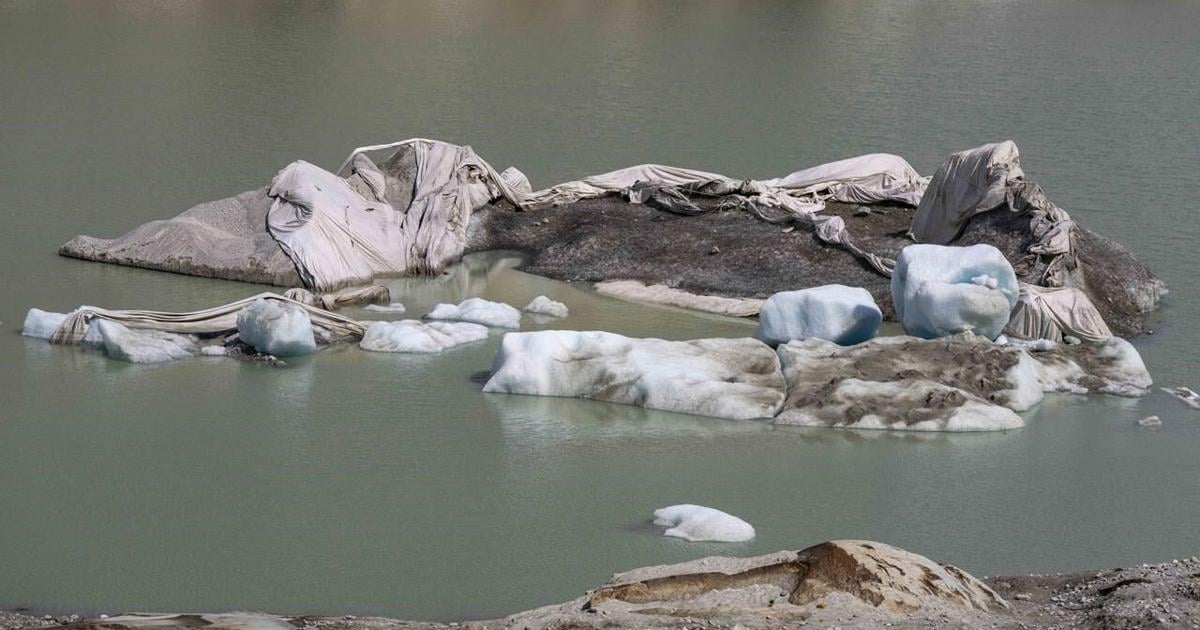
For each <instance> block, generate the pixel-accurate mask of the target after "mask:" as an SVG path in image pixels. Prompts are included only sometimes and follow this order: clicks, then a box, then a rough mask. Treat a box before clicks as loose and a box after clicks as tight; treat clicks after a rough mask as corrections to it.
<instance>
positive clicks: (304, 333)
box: [237, 299, 317, 357]
mask: <svg viewBox="0 0 1200 630" xmlns="http://www.w3.org/2000/svg"><path fill="white" fill-rule="evenodd" d="M237 329H238V336H239V337H240V338H241V340H242V341H244V342H246V343H247V344H249V345H251V346H253V347H254V349H255V350H258V351H259V352H262V353H264V354H270V355H274V356H277V357H292V356H298V355H302V354H311V353H312V352H314V351H315V350H316V349H317V341H316V338H315V337H314V336H313V327H312V321H311V319H310V318H309V316H308V312H306V311H305V310H304V309H302V308H300V307H298V306H295V305H292V304H287V303H279V302H273V301H269V300H262V299H260V300H256V301H255V302H253V303H251V304H250V305H249V306H247V307H245V308H244V309H242V311H241V312H240V313H238V316H237Z"/></svg>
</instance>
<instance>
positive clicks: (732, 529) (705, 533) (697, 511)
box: [654, 504, 754, 542]
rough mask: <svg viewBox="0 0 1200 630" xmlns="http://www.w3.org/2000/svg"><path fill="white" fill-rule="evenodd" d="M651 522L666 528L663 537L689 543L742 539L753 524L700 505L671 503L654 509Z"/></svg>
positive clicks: (747, 537) (751, 535)
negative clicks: (679, 539) (680, 539)
mask: <svg viewBox="0 0 1200 630" xmlns="http://www.w3.org/2000/svg"><path fill="white" fill-rule="evenodd" d="M654 524H655V525H658V526H659V527H666V528H667V530H666V531H664V532H663V535H664V536H672V537H675V538H682V539H684V540H687V541H691V542H746V541H748V540H753V539H754V527H753V526H752V525H750V523H747V522H746V521H743V520H742V519H740V518H738V517H736V516H733V515H732V514H726V513H725V512H722V511H721V510H717V509H714V508H710V507H705V506H703V505H691V504H681V505H671V506H668V507H665V508H660V509H657V510H654Z"/></svg>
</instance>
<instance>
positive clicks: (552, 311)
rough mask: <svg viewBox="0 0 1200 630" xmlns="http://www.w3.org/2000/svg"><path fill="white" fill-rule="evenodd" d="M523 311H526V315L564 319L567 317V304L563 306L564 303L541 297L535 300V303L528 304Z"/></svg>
mask: <svg viewBox="0 0 1200 630" xmlns="http://www.w3.org/2000/svg"><path fill="white" fill-rule="evenodd" d="M521 310H523V311H525V312H526V313H533V314H535V315H548V316H550V317H558V318H563V317H566V316H567V305H566V304H563V303H562V302H555V301H554V300H551V299H550V298H548V297H546V296H544V295H539V296H537V297H535V298H533V301H532V302H530V303H529V304H526V305H525V308H523V309H521Z"/></svg>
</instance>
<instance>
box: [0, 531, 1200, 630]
mask: <svg viewBox="0 0 1200 630" xmlns="http://www.w3.org/2000/svg"><path fill="white" fill-rule="evenodd" d="M167 627H173V628H195V627H208V628H214V629H217V628H230V629H232V628H263V629H273V628H279V629H289V628H325V629H330V630H359V629H361V630H368V629H369V630H384V629H388V630H392V629H395V630H399V629H410V630H415V629H422V630H424V629H430V630H432V629H449V628H472V629H480V630H485V629H493V628H495V629H499V628H504V629H510V628H529V629H549V628H580V629H583V628H679V629H683V628H695V629H699V628H745V629H750V628H799V627H816V628H834V627H837V628H845V629H851V628H863V629H865V628H881V627H888V628H912V629H915V628H980V627H988V628H1000V629H1007V630H1016V629H1026V628H1106V629H1108V628H1112V629H1134V628H1197V627H1200V560H1198V559H1197V558H1196V557H1195V556H1192V557H1190V558H1186V559H1177V560H1172V561H1170V562H1164V563H1160V564H1143V565H1139V566H1135V567H1127V568H1116V569H1107V570H1098V571H1081V572H1075V573H1063V574H1055V575H1023V576H1005V577H993V578H983V579H980V580H977V579H975V578H974V577H972V576H970V575H969V574H967V573H965V572H963V571H961V570H960V569H957V568H955V567H953V566H950V565H941V564H937V563H935V562H933V561H931V560H929V559H927V558H924V557H922V556H919V555H916V554H913V553H910V552H907V551H904V550H901V549H897V548H895V547H890V546H888V545H884V544H882V543H871V542H864V541H834V542H828V543H822V544H820V545H816V546H813V547H810V548H807V549H804V550H802V551H799V552H787V551H783V552H777V553H774V554H768V555H765V556H758V557H755V558H726V557H713V558H704V559H701V560H695V561H691V562H686V563H682V564H678V565H667V566H662V567H646V568H642V569H635V570H633V571H629V572H626V573H621V574H617V575H615V576H613V578H612V579H611V580H610V581H609V582H607V583H606V584H604V585H602V586H600V587H598V588H596V589H594V590H592V591H589V592H588V593H587V594H585V595H584V596H583V597H581V598H579V599H576V600H572V601H570V602H566V603H563V604H560V605H555V606H547V607H544V608H538V609H534V610H530V611H525V612H522V613H517V614H514V615H512V616H509V617H506V618H504V619H495V620H486V621H462V622H446V623H435V622H419V621H404V620H399V619H390V618H383V617H356V616H354V615H344V616H337V617H333V616H328V617H326V616H295V617H290V616H281V615H271V614H264V613H247V612H230V613H218V614H196V613H181V614H171V613H162V614H126V615H115V614H114V615H112V616H109V615H100V616H97V617H94V618H85V617H83V616H80V615H44V616H35V615H31V614H28V613H26V612H19V611H18V612H4V611H0V630H15V629H18V628H63V629H73V630H85V629H86V630H97V629H124V628H130V629H132V628H167Z"/></svg>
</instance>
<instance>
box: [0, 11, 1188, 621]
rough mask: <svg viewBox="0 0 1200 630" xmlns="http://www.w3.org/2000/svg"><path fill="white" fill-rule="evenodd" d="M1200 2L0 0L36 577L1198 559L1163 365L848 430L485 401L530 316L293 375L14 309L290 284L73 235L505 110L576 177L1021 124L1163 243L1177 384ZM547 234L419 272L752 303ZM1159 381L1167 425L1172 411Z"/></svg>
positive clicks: (320, 584)
mask: <svg viewBox="0 0 1200 630" xmlns="http://www.w3.org/2000/svg"><path fill="white" fill-rule="evenodd" d="M1198 30H1200V4H1198V3H1194V2H1155V3H1137V2H1124V3H1123V2H1104V3H1094V2H1060V3H1041V2H1035V1H1014V2H973V1H965V0H964V1H955V2H944V3H936V4H928V3H919V2H886V3H843V2H836V1H830V2H813V3H804V4H800V3H791V2H778V3H745V4H743V3H723V2H721V3H712V4H705V3H692V2H663V3H649V2H630V3H584V2H567V3H562V4H555V5H551V4H545V3H541V2H525V1H518V2H513V3H504V4H500V3H479V4H475V3H467V2H457V1H451V2H440V3H434V4H431V5H430V6H425V5H423V4H417V3H402V2H386V3H378V4H374V3H342V2H337V3H333V2H331V3H320V4H311V5H310V4H303V5H296V6H293V5H292V4H291V3H266V2H264V3H217V2H213V3H193V4H179V3H149V2H129V3H105V2H59V1H46V2H36V3H34V2H10V1H7V0H0V216H2V217H3V220H4V227H3V228H2V229H0V287H2V289H3V297H2V298H0V321H3V324H0V357H2V358H3V362H4V368H3V370H0V567H2V568H0V608H15V607H27V608H30V609H32V610H35V611H51V612H81V613H92V612H95V613H99V612H109V613H112V612H117V611H126V610H171V611H174V610H202V611H217V610H232V609H256V610H267V611H274V612H281V613H325V614H357V615H366V614H382V615H390V616H398V617H405V618H416V619H462V618H480V617H491V616H498V615H503V614H506V613H510V612H515V611H518V610H522V609H526V608H530V607H534V606H539V605H544V604H550V603H556V602H560V601H564V600H566V599H569V598H572V597H575V596H578V595H579V594H581V593H582V592H583V591H584V590H585V589H587V588H589V587H591V586H595V585H597V584H599V583H601V582H603V581H604V580H605V579H607V577H608V576H609V574H611V573H613V572H615V571H620V570H624V569H629V568H633V567H637V566H643V565H649V564H659V563H665V562H677V561H683V560H688V559H692V558H696V557H700V556H704V555H710V554H736V555H749V554H756V553H766V552H770V551H775V550H779V549H785V548H793V549H798V548H802V547H805V546H808V545H810V544H815V543H818V542H821V541H824V540H828V539H832V538H866V539H875V540H880V541H884V542H888V543H891V544H895V545H899V546H902V547H905V548H908V549H911V550H913V551H916V552H918V553H923V554H926V555H929V556H931V557H933V558H935V559H937V560H940V561H944V562H952V563H954V564H957V565H959V566H961V567H963V568H964V569H966V570H968V571H971V572H973V573H975V574H977V575H995V574H1002V573H1015V572H1051V571H1060V570H1063V571H1065V570H1075V569H1085V568H1107V567H1114V566H1122V565H1128V564H1131V563H1141V562H1149V561H1158V560H1164V559H1168V558H1172V557H1178V556H1186V555H1192V554H1194V553H1197V551H1198V550H1200V527H1198V526H1197V523H1198V522H1200V411H1195V410H1192V409H1190V408H1188V407H1186V406H1184V405H1183V404H1182V403H1181V402H1179V401H1177V400H1175V399H1173V398H1171V397H1169V396H1167V395H1165V394H1163V393H1161V392H1158V391H1157V390H1156V391H1155V392H1154V393H1153V394H1151V395H1150V396H1148V397H1147V398H1145V399H1141V400H1127V399H1119V398H1111V397H1077V396H1051V397H1048V398H1047V400H1046V401H1045V402H1044V403H1043V404H1041V405H1040V406H1039V407H1038V408H1036V409H1035V410H1034V411H1032V412H1030V413H1028V414H1026V419H1027V422H1028V427H1026V428H1025V429H1022V430H1017V431H1011V432H1007V433H993V434H956V435H949V434H936V435H905V434H888V433H880V432H841V431H832V430H805V429H795V428H772V427H770V426H767V425H765V424H761V423H754V422H742V423H739V422H728V421H720V420H712V419H705V418H697V417H689V416H680V415H673V414H668V413H657V412H649V411H644V410H640V409H636V408H632V407H623V406H617V405H609V404H603V403H593V402H586V401H576V400H560V399H539V398H531V397H515V396H500V395H484V394H482V393H481V392H480V387H481V385H480V383H479V374H480V373H481V372H484V371H486V370H487V369H488V368H489V366H490V363H491V358H492V355H493V353H494V351H495V349H496V346H497V344H498V342H499V334H498V333H493V334H492V336H491V337H490V338H489V339H488V340H487V341H486V342H481V343H479V344H475V345H472V346H468V347H463V348H459V349H456V350H453V351H450V352H447V353H445V354H443V355H440V356H399V355H386V354H371V353H366V352H362V351H359V350H358V349H357V348H356V347H354V346H343V347H337V348H333V349H330V350H327V351H322V352H320V353H318V354H316V355H314V356H312V357H309V358H304V359H299V360H294V361H292V362H291V363H292V365H291V367H290V368H288V369H280V370H275V369H269V368H265V367H262V366H258V365H250V364H243V363H238V362H235V361H228V360H222V359H199V358H198V359H194V360H188V361H180V362H176V363H171V364H166V365H157V366H138V365H131V364H124V363H119V362H115V361H110V360H107V359H105V358H104V357H103V356H101V355H99V354H96V353H90V352H86V351H82V350H79V349H74V348H61V347H52V346H49V345H48V344H46V343H45V342H42V341H38V340H30V339H26V338H23V337H21V336H20V335H19V329H20V326H21V322H22V320H23V319H24V316H25V312H26V310H27V309H29V308H30V307H35V306H36V307H40V308H43V309H48V310H57V311H66V310H70V309H72V308H74V307H75V306H78V305H80V304H92V305H98V306H105V307H126V308H153V309H160V310H191V309H197V308H202V307H207V306H211V305H215V304H219V303H224V302H227V301H231V300H234V299H238V298H241V297H245V296H247V295H251V294H253V293H255V292H257V291H259V290H262V289H263V287H257V286H251V285H245V284H239V283H234V282H223V281H213V280H204V279H197V278H188V277H183V276H176V275H171V274H166V273H158V272H151V271H141V270H135V269H126V268H118V267H114V266H108V265H101V264H94V263H84V262H79V261H74V260H68V259H64V258H60V257H58V256H57V255H56V254H55V251H56V249H57V247H58V246H59V245H60V244H61V243H62V242H64V241H66V240H67V239H68V238H70V237H71V236H73V235H75V234H79V233H84V234H92V235H98V236H109V237H111V236H115V235H118V234H121V233H124V232H125V231H127V230H129V229H130V228H132V227H134V226H136V225H138V224H140V223H142V222H145V221H148V220H151V219H156V218H167V217H170V216H173V215H175V214H176V213H178V212H179V211H181V210H183V209H185V208H188V207H190V206H192V205H194V204H196V203H198V202H201V201H206V200H210V199H215V198H220V197H225V196H229V195H232V194H235V193H238V192H241V191H243V190H248V189H251V188H255V187H258V186H262V185H265V184H266V183H268V182H269V181H270V179H271V177H272V176H273V175H274V174H275V173H276V172H277V171H278V170H279V169H280V168H282V167H283V166H284V165H286V164H287V163H288V162H290V161H292V160H295V159H305V160H308V161H311V162H313V163H316V164H319V165H323V166H326V167H330V168H332V167H335V166H336V165H337V164H339V163H340V162H341V160H342V159H343V158H344V157H345V155H346V153H348V152H349V151H350V149H352V148H353V147H355V146H358V145H364V144H371V143H377V142H386V141H390V140H398V139H403V138H408V137H414V136H423V137H431V138H439V139H444V140H448V141H451V142H457V143H468V144H471V145H472V146H473V147H474V148H475V149H476V151H477V152H478V153H479V154H480V155H482V156H483V157H484V158H486V159H488V160H489V161H490V162H491V163H492V164H494V165H496V166H497V167H499V168H503V167H505V166H507V165H509V164H513V165H517V166H519V167H520V168H521V169H523V170H524V171H525V172H526V173H527V174H528V175H529V176H530V178H531V179H532V180H533V182H534V184H535V186H539V187H540V186H543V185H547V184H550V183H553V182H557V181H562V180H566V179H573V178H576V177H579V176H583V175H587V174H591V173H596V172H601V171H605V170H610V169H613V168H617V167H621V166H627V165H630V164H636V163H642V162H660V163H667V164H678V165H681V166H690V167H695V168H704V169H708V170H713V171H717V172H721V173H726V174H729V175H733V176H739V177H742V176H752V177H771V176H776V175H780V174H784V173H787V172H790V171H792V170H795V169H797V168H800V167H804V166H810V165H814V164H818V163H821V162H826V161H830V160H833V159H838V158H842V157H847V156H851V155H856V154H860V153H867V152H876V151H885V152H892V153H898V154H901V155H903V156H905V157H906V158H907V159H908V160H909V161H910V162H912V163H913V165H914V166H916V167H917V169H918V170H920V171H921V172H922V173H926V174H930V173H932V172H933V171H934V169H936V168H937V166H938V165H939V164H940V163H941V161H942V160H943V159H944V158H945V156H947V155H948V154H950V153H951V152H953V151H957V150H960V149H964V148H968V147H972V146H976V145H979V144H982V143H984V142H989V141H997V140H1002V139H1006V138H1011V139H1013V140H1015V141H1016V142H1017V144H1018V145H1019V146H1020V148H1021V151H1022V165H1023V167H1024V169H1025V171H1026V173H1027V174H1028V175H1029V177H1030V178H1031V179H1034V180H1036V181H1038V182H1040V183H1041V184H1042V185H1043V186H1044V188H1045V189H1046V191H1047V192H1048V194H1049V195H1050V197H1051V199H1053V200H1054V201H1055V202H1056V203H1058V204H1059V205H1061V206H1062V207H1063V208H1065V209H1067V210H1068V211H1069V212H1070V213H1071V214H1072V216H1073V218H1075V219H1076V220H1077V221H1078V222H1080V223H1081V224H1083V225H1085V226H1087V227H1089V228H1091V229H1094V230H1096V231H1098V232H1100V233H1102V234H1105V235H1106V236H1109V237H1112V238H1114V239H1116V240H1118V241H1120V242H1121V243H1123V244H1124V245H1126V246H1127V247H1129V248H1130V249H1132V250H1133V251H1134V252H1135V254H1136V255H1137V256H1139V257H1141V258H1142V259H1144V260H1146V261H1148V262H1149V263H1150V264H1151V266H1152V267H1153V268H1154V270H1155V271H1156V272H1157V273H1158V274H1159V275H1161V277H1163V278H1164V280H1165V281H1166V282H1167V284H1168V287H1169V288H1170V291H1171V293H1170V294H1169V295H1168V296H1167V298H1166V301H1165V305H1164V307H1163V308H1162V310H1161V311H1160V312H1159V313H1158V314H1157V315H1156V317H1155V320H1154V328H1155V331H1156V334H1154V335H1152V336H1147V337H1143V338H1140V339H1137V340H1136V341H1135V343H1136V345H1137V347H1138V348H1139V350H1140V351H1141V352H1142V354H1143V357H1144V359H1145V361H1146V363H1147V365H1148V366H1149V367H1150V369H1151V372H1152V374H1153V375H1154V376H1155V378H1156V380H1157V382H1158V384H1159V385H1188V386H1191V387H1193V388H1200V367H1198V366H1197V353H1196V347H1197V346H1198V345H1200V333H1198V332H1197V326H1196V322H1200V297H1198V296H1200V274H1198V273H1197V262H1198V260H1200V259H1198V257H1197V253H1196V244H1197V242H1200V227H1198V225H1200V222H1198V221H1197V219H1198V218H1200V202H1198V201H1197V196H1196V194H1195V184H1196V173H1197V172H1200V148H1198V147H1200V123H1198V120H1200V118H1198V116H1197V114H1198V112H1197V107H1198V104H1200V72H1197V66H1196V62H1197V61H1198V60H1200V38H1197V37H1196V32H1197V31H1198ZM513 262H514V261H513V260H512V259H511V258H507V257H505V256H503V255H489V256H481V257H477V258H473V259H472V260H470V261H469V262H468V263H467V264H464V265H462V266H459V267H456V268H454V269H452V270H450V271H449V272H448V273H447V274H445V275H443V276H440V277H437V278H427V279H400V280H395V281H393V282H391V283H390V286H391V288H392V290H393V295H394V297H395V299H397V300H399V301H402V302H403V303H404V304H405V305H406V306H407V307H408V309H409V315H410V316H420V315H421V314H423V313H425V312H427V311H428V310H429V309H430V308H431V307H432V306H433V305H434V304H436V303H437V302H442V301H455V302H456V301H458V300H461V299H463V298H465V297H469V296H482V297H485V298H488V299H493V300H502V301H507V302H510V303H513V304H516V305H518V306H519V305H522V304H524V303H525V302H526V301H528V300H529V299H530V298H532V297H533V296H535V295H538V294H546V295H549V296H550V297H552V298H554V299H557V300H561V301H563V302H565V303H566V304H567V305H568V306H569V307H570V309H571V316H570V318H568V319H567V320H565V321H563V322H559V323H550V324H534V323H527V324H526V327H525V329H527V330H532V329H538V328H545V327H562V328H571V329H600V330H609V331H613V332H618V333H623V334H626V335H634V336H655V337H662V338H668V339H688V338H696V337H705V336H729V337H733V336H743V335H747V334H749V332H750V331H751V330H752V324H751V323H749V322H746V321H739V320H733V319H728V318H720V317H713V316H704V315H696V314H691V313H687V312H683V311H679V310H674V309H668V308H656V307H651V306H639V305H633V304H628V303H623V302H618V301H615V300H612V299H609V298H605V297H603V296H599V295H597V294H595V293H594V292H592V291H591V290H590V288H589V287H587V286H582V285H571V284H566V283H561V282H555V281H551V280H547V279H544V278H539V277H535V276H531V275H528V274H525V273H522V272H521V271H519V270H516V269H513V268H512V266H513ZM349 313H350V314H352V315H355V316H362V317H364V318H367V317H373V318H386V317H387V316H381V315H379V314H368V313H366V312H362V311H353V310H352V311H349ZM1151 414H1154V415H1159V416H1160V417H1161V418H1162V420H1163V426H1162V427H1161V428H1158V429H1154V430H1148V429H1143V428H1139V427H1137V426H1135V421H1136V420H1137V419H1138V418H1141V417H1144V416H1148V415H1151ZM683 502H690V503H700V504H704V505H711V506H714V507H718V508H721V509H724V510H726V511H729V512H731V513H733V514H736V515H738V516H741V517H743V518H745V519H746V520H748V521H750V522H751V523H753V524H754V525H755V527H756V528H757V530H758V537H757V538H756V539H755V540H754V541H753V542H751V543H746V544H735V545H715V544H689V543H685V542H682V541H679V540H675V539H667V538H663V537H662V536H661V535H659V532H658V530H657V528H653V527H651V526H650V524H649V518H650V513H651V511H652V510H653V509H654V508H657V507H661V506H663V505H668V504H672V503H683Z"/></svg>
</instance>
